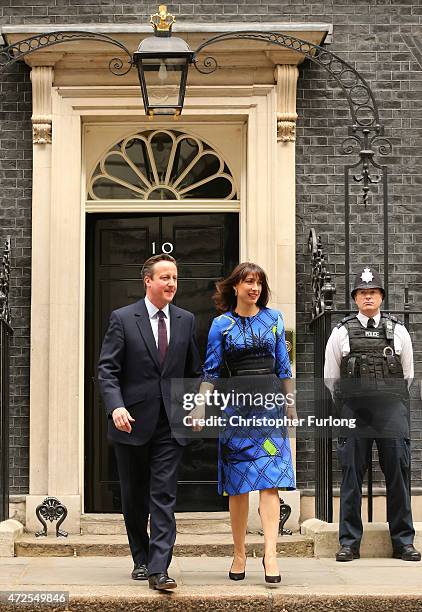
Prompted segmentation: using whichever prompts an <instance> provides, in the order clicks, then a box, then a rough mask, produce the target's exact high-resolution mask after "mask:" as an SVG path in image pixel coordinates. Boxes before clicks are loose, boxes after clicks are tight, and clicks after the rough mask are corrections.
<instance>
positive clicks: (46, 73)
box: [31, 66, 53, 144]
mask: <svg viewBox="0 0 422 612" xmlns="http://www.w3.org/2000/svg"><path fill="white" fill-rule="evenodd" d="M31 81H32V142H33V144H51V137H52V116H51V86H52V84H53V68H52V67H51V66H34V67H33V68H32V70H31Z"/></svg>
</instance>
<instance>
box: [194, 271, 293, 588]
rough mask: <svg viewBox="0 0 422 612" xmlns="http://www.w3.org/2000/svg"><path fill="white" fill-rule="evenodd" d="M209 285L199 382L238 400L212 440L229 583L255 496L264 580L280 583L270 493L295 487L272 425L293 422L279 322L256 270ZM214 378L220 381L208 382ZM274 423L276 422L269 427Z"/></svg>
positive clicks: (238, 565)
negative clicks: (227, 529)
mask: <svg viewBox="0 0 422 612" xmlns="http://www.w3.org/2000/svg"><path fill="white" fill-rule="evenodd" d="M216 287H217V291H216V294H215V295H214V301H215V303H216V307H217V310H218V311H219V312H220V313H222V314H220V316H218V317H216V318H215V319H214V320H213V322H212V325H211V328H210V331H209V335H208V345H207V354H206V359H205V364H204V382H206V383H212V384H214V385H217V387H218V384H221V383H222V382H224V383H225V388H226V390H227V389H228V390H234V391H235V393H236V395H235V396H233V397H236V398H239V397H240V398H242V399H241V401H237V403H235V404H232V405H228V406H227V407H226V408H225V410H224V417H225V423H224V426H223V427H222V429H221V431H220V434H219V458H218V474H219V482H218V489H219V493H220V494H223V495H229V509H230V519H231V526H232V533H233V542H234V559H233V563H232V567H231V569H230V572H229V577H230V578H231V579H232V580H242V579H243V578H244V577H245V565H246V552H245V535H246V527H247V521H248V510H249V491H259V494H260V499H259V513H260V518H261V522H262V527H263V531H264V558H263V565H264V571H265V579H266V581H267V582H280V580H281V577H280V574H279V570H278V564H277V556H276V545H277V536H278V526H279V519H280V501H279V496H278V489H279V488H283V489H294V488H295V477H294V471H293V465H292V458H291V450H290V443H289V438H288V436H287V429H286V427H284V426H283V425H280V424H279V423H280V421H281V420H282V417H283V416H284V415H285V414H286V412H287V416H288V417H289V418H291V417H293V416H295V412H294V405H293V403H294V395H293V393H292V387H291V386H290V383H291V381H290V380H289V379H290V378H291V375H292V374H291V369H290V361H289V356H288V352H287V348H286V342H285V333H284V324H283V318H282V315H281V313H280V312H279V311H277V310H274V309H272V308H268V307H267V303H268V300H269V297H270V291H269V287H268V282H267V277H266V274H265V272H264V270H262V268H260V267H259V266H257V265H256V264H252V263H242V264H239V265H238V266H237V267H236V268H235V269H234V270H233V272H232V273H231V274H230V276H229V277H228V278H226V279H224V280H222V281H220V282H218V283H217V284H216ZM222 377H224V378H225V379H226V380H224V381H222V380H219V381H217V380H216V379H221V378H222ZM249 393H250V395H249ZM243 394H244V395H243ZM276 394H278V395H277V399H276V402H275V401H274V397H275V396H276ZM286 396H287V398H286ZM283 397H284V398H286V401H285V402H284V401H283ZM245 398H246V399H245ZM251 398H252V399H251ZM269 398H270V399H269ZM289 404H290V405H289ZM263 417H264V418H263ZM280 417H281V419H280ZM277 418H279V419H280V421H279V423H278V424H277V426H275V425H274V423H275V419H277ZM258 421H259V422H258Z"/></svg>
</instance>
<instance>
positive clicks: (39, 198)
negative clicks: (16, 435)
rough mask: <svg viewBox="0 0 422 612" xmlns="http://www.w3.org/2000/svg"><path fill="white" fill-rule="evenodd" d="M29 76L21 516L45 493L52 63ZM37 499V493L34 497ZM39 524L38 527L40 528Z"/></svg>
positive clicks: (30, 514) (32, 512) (30, 512)
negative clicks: (25, 459)
mask: <svg viewBox="0 0 422 612" xmlns="http://www.w3.org/2000/svg"><path fill="white" fill-rule="evenodd" d="M31 81H32V108H33V115H32V125H33V166H32V167H33V180H32V279H31V284H32V290H31V291H32V294H31V356H30V371H31V380H30V430H29V496H28V497H27V500H26V502H27V503H26V521H27V525H28V523H30V522H32V520H31V519H32V517H34V518H35V508H34V503H32V502H31V499H33V496H45V495H46V494H47V492H48V441H49V435H48V408H49V337H50V334H49V328H50V308H49V304H50V200H51V125H52V119H51V87H52V83H53V68H52V67H51V66H35V67H33V69H32V72H31ZM36 499H37V500H38V499H39V497H37V498H36ZM40 527H41V526H40V524H39V523H38V525H37V528H40Z"/></svg>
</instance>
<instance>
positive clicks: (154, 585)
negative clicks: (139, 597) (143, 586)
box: [148, 572, 177, 591]
mask: <svg viewBox="0 0 422 612" xmlns="http://www.w3.org/2000/svg"><path fill="white" fill-rule="evenodd" d="M148 582H149V588H150V589H157V591H167V590H168V589H175V588H176V587H177V582H176V581H175V580H173V578H170V576H169V575H168V574H166V573H165V572H160V573H159V574H151V575H150V576H148Z"/></svg>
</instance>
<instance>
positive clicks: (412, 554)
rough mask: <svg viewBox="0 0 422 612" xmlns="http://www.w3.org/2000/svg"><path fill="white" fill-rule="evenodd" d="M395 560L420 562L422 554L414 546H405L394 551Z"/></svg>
mask: <svg viewBox="0 0 422 612" xmlns="http://www.w3.org/2000/svg"><path fill="white" fill-rule="evenodd" d="M393 559H403V561H420V560H421V553H420V552H419V551H418V550H416V548H415V547H414V546H413V544H405V545H404V546H402V547H401V548H399V549H395V550H393Z"/></svg>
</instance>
